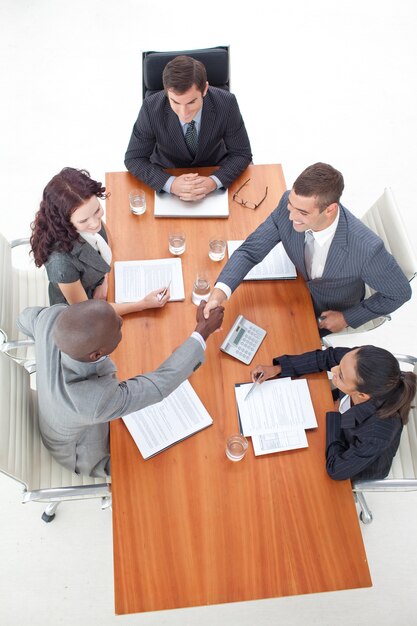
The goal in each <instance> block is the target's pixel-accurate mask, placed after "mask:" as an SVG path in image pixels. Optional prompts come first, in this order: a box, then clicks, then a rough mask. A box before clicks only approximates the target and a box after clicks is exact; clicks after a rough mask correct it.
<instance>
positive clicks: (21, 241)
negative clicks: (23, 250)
mask: <svg viewBox="0 0 417 626" xmlns="http://www.w3.org/2000/svg"><path fill="white" fill-rule="evenodd" d="M28 243H30V238H29V237H22V238H21V239H13V241H11V242H10V247H11V248H16V246H24V245H26V244H28Z"/></svg>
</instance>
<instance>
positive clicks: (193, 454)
mask: <svg viewBox="0 0 417 626" xmlns="http://www.w3.org/2000/svg"><path fill="white" fill-rule="evenodd" d="M200 171H203V170H200ZM206 171H209V172H211V171H212V170H207V169H205V170H204V172H206ZM247 178H251V180H250V182H249V183H248V185H246V186H245V188H244V198H245V199H248V200H253V201H255V202H257V201H259V199H261V198H262V197H263V195H264V193H265V187H266V186H268V195H267V198H266V200H265V201H264V202H263V203H262V204H261V206H260V207H259V208H258V209H257V210H256V211H251V210H250V209H246V208H243V207H241V206H239V205H238V204H236V203H235V202H233V201H232V196H233V192H234V191H235V190H236V189H237V188H238V187H239V186H240V185H241V184H242V183H243V182H244V181H245V180H246V179H247ZM106 187H107V191H110V192H111V195H110V197H109V198H108V200H107V225H108V228H109V230H110V233H111V238H112V248H113V258H114V260H134V259H147V258H167V257H169V256H170V254H169V252H168V233H169V231H170V230H173V229H177V228H180V229H181V230H183V231H184V232H185V233H186V236H187V249H186V251H185V253H184V254H183V255H182V257H181V259H182V267H183V274H184V285H185V294H186V296H185V302H175V303H168V304H167V305H166V307H165V308H164V309H162V310H150V311H145V312H142V313H137V314H133V315H129V316H126V317H125V320H124V326H123V340H122V342H121V344H120V346H119V347H118V348H117V350H116V351H115V352H114V353H113V355H112V358H113V360H114V361H115V363H116V364H117V367H118V375H119V378H120V379H124V378H128V377H129V376H134V375H136V374H139V373H142V372H146V371H149V370H152V369H154V368H156V367H157V366H158V365H159V364H160V363H161V362H162V361H163V360H164V359H165V358H166V357H167V356H168V355H169V354H170V353H171V352H172V350H174V349H175V347H177V346H178V345H180V344H181V343H182V341H183V340H184V339H186V338H187V337H188V336H189V334H190V333H191V331H192V330H193V329H194V326H195V321H194V320H195V311H196V308H195V306H194V305H193V304H192V303H191V290H192V284H193V280H194V277H195V274H196V271H197V270H198V269H202V268H204V269H206V270H207V271H208V273H209V276H210V279H211V282H212V284H214V282H215V279H216V277H217V275H218V273H219V271H220V269H221V268H222V267H223V266H224V264H225V262H226V259H225V260H224V261H221V262H219V263H215V262H213V261H211V260H210V259H209V257H208V241H209V239H210V237H212V236H221V237H222V238H224V239H244V238H245V237H246V236H247V235H248V234H249V233H251V232H252V231H253V230H254V228H256V226H257V225H258V224H260V223H261V222H262V221H263V220H264V219H265V218H266V217H267V216H268V215H269V213H270V212H271V211H272V210H273V209H274V208H275V207H276V206H277V204H278V201H279V199H280V197H281V195H282V193H283V191H284V190H285V181H284V177H283V173H282V168H281V166H279V165H251V166H249V167H248V169H247V171H245V172H244V173H243V174H242V175H241V176H240V177H239V179H238V180H237V181H235V183H234V184H233V185H232V187H231V188H230V189H229V206H230V217H229V218H228V219H174V218H171V219H167V218H155V217H154V215H153V195H154V193H153V191H152V190H151V189H150V188H148V187H146V186H145V185H143V184H141V183H138V181H137V180H135V179H134V178H133V177H132V176H131V175H130V174H129V173H127V172H123V173H118V172H116V173H108V174H107V175H106ZM137 187H142V188H143V189H145V190H146V196H147V211H146V213H145V214H144V215H141V216H135V215H132V214H131V213H130V210H129V200H128V193H129V191H130V190H131V189H133V188H137ZM242 193H243V190H242ZM109 295H110V299H113V295H114V287H113V278H112V277H111V279H110V294H109ZM239 313H241V314H243V315H244V316H245V317H247V318H248V319H250V320H251V321H253V322H255V323H256V324H258V325H259V326H261V327H263V328H264V329H265V330H266V331H267V335H266V338H265V340H264V341H263V343H262V345H261V347H260V349H259V351H258V353H257V354H256V355H255V358H254V360H253V362H252V366H253V365H255V364H256V363H270V362H271V359H272V357H273V356H278V355H279V354H283V353H287V354H295V353H299V352H302V351H306V350H312V349H315V348H319V347H320V340H319V335H318V331H317V326H316V322H315V319H314V314H313V308H312V304H311V299H310V295H309V293H308V290H307V288H306V286H305V284H304V281H303V280H302V279H301V278H297V280H295V281H262V282H253V281H252V282H245V283H242V285H241V286H240V287H239V288H238V289H237V290H236V292H235V293H234V294H233V296H232V298H231V300H230V301H229V302H228V303H227V305H226V311H225V318H224V324H223V329H224V330H223V331H221V332H219V333H216V334H215V335H213V336H211V337H210V338H209V339H208V342H207V350H206V362H205V364H204V365H203V366H202V367H201V368H200V369H199V370H198V371H197V372H196V373H195V374H193V376H192V377H191V378H190V382H191V384H192V386H193V387H194V389H195V390H196V392H197V393H198V395H199V397H200V399H201V400H202V402H203V404H204V405H205V407H206V408H207V410H208V412H209V413H210V415H211V417H212V418H213V420H214V424H213V425H212V426H211V427H209V428H208V429H206V430H204V431H201V432H199V433H197V434H196V435H194V436H193V437H190V438H189V439H187V440H185V441H183V442H181V443H179V444H177V445H175V446H173V447H172V448H170V449H168V450H165V451H164V452H162V453H160V454H159V455H157V456H155V457H153V458H151V459H149V460H147V461H144V460H143V459H142V457H141V455H140V453H139V451H138V449H137V447H136V445H135V443H134V442H133V440H132V438H131V437H130V435H129V432H128V431H127V429H126V427H125V426H124V424H123V422H122V420H117V421H115V422H112V424H111V455H112V490H113V533H114V572H115V607H116V613H118V614H121V613H134V612H140V611H155V610H161V609H172V608H178V607H186V606H196V605H206V604H218V603H222V602H236V601H242V600H253V599H259V598H270V597H275V596H286V595H293V594H304V593H312V592H320V591H332V590H337V589H347V588H355V587H366V586H370V585H371V580H370V575H369V570H368V566H367V561H366V554H365V551H364V546H363V542H362V537H361V532H360V528H359V523H358V519H357V513H356V509H355V505H354V501H353V496H352V491H351V488H350V483H349V481H344V482H335V481H332V480H331V479H330V478H328V476H327V474H326V471H325V463H324V451H325V412H326V410H330V409H331V408H332V399H331V394H330V388H329V383H328V379H327V376H326V375H325V374H324V373H323V374H314V375H310V376H308V383H309V388H310V393H311V396H312V400H313V406H314V409H315V413H316V416H317V421H318V424H319V427H318V428H317V429H315V430H310V431H308V434H307V438H308V442H309V447H308V448H306V449H302V450H294V451H288V452H283V453H278V454H272V455H266V456H263V457H255V456H254V454H253V449H252V446H251V444H249V450H248V452H247V454H246V457H245V459H244V460H243V461H242V462H239V463H233V462H231V461H229V460H228V459H227V458H226V455H225V442H226V439H227V437H228V436H229V435H230V434H232V433H233V432H236V431H237V430H238V422H237V410H236V403H235V395H234V384H235V383H239V382H245V381H249V372H250V369H251V366H245V365H244V364H242V363H240V362H239V361H237V360H236V359H233V358H232V357H230V356H228V355H225V354H224V353H222V352H220V351H219V346H220V344H221V343H222V341H223V339H224V337H225V334H226V332H227V331H228V330H229V328H230V326H231V325H232V323H233V321H234V320H235V318H236V316H237V315H238V314H239Z"/></svg>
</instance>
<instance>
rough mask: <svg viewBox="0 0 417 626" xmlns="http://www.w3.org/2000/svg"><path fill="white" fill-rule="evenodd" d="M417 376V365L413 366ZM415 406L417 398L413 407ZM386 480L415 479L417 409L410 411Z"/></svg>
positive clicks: (416, 463)
mask: <svg viewBox="0 0 417 626" xmlns="http://www.w3.org/2000/svg"><path fill="white" fill-rule="evenodd" d="M414 373H415V374H417V363H416V364H415V365H414ZM416 404H417V396H416V398H415V401H414V405H416ZM388 478H415V479H417V408H416V407H414V408H412V409H411V411H410V415H409V417H408V423H407V424H406V425H405V426H404V428H403V432H402V434H401V441H400V446H399V448H398V451H397V454H396V455H395V457H394V461H393V463H392V466H391V471H390V473H389V475H388Z"/></svg>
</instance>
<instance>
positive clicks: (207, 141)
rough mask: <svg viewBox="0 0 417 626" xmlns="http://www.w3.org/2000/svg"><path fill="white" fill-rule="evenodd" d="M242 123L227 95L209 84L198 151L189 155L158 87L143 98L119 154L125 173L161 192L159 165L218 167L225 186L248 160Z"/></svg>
mask: <svg viewBox="0 0 417 626" xmlns="http://www.w3.org/2000/svg"><path fill="white" fill-rule="evenodd" d="M251 158H252V153H251V147H250V143H249V137H248V135H247V132H246V128H245V124H244V122H243V119H242V116H241V114H240V111H239V106H238V103H237V100H236V98H235V96H234V95H233V94H231V93H230V92H228V91H225V90H224V89H218V88H216V87H209V89H208V91H207V94H206V96H205V97H204V100H203V111H202V116H201V128H200V133H199V137H198V149H197V154H196V155H195V157H192V156H191V154H190V152H189V150H188V148H187V144H186V143H185V139H184V134H183V131H182V128H181V124H180V121H179V119H178V116H177V115H176V113H174V111H173V110H172V109H171V105H170V104H169V101H168V98H167V97H166V95H165V92H164V91H159V92H158V93H155V94H153V95H152V96H150V97H149V98H146V99H145V100H144V101H143V104H142V107H141V109H140V111H139V115H138V119H137V120H136V122H135V125H134V126H133V132H132V136H131V138H130V142H129V146H128V148H127V151H126V155H125V165H126V167H127V169H128V170H129V172H131V173H132V174H133V175H134V176H136V178H139V180H142V181H143V182H144V183H146V184H147V185H149V186H150V187H153V189H155V190H156V191H161V189H162V187H163V186H164V185H165V183H166V181H167V180H168V178H169V176H170V174H167V173H166V172H164V169H163V168H173V167H203V166H209V165H219V166H220V168H219V170H217V171H216V176H217V178H218V179H219V180H220V181H221V183H222V185H223V187H226V188H227V187H229V186H230V184H231V183H232V182H233V181H234V180H235V179H236V178H237V177H238V176H239V175H240V174H241V173H242V172H243V170H244V169H245V168H246V167H247V166H248V165H249V163H250V162H251Z"/></svg>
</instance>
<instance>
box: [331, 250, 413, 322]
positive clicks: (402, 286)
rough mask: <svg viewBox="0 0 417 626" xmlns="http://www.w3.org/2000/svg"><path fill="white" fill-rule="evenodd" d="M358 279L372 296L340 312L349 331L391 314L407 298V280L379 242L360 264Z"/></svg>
mask: <svg viewBox="0 0 417 626" xmlns="http://www.w3.org/2000/svg"><path fill="white" fill-rule="evenodd" d="M362 279H363V281H364V282H365V283H366V284H367V285H369V287H371V289H373V290H375V293H374V294H372V296H370V297H369V298H366V299H365V300H362V302H360V303H359V304H357V305H355V306H353V307H350V308H349V309H347V310H345V311H343V315H344V317H345V320H346V321H347V323H348V324H349V326H352V328H356V327H358V326H360V325H361V324H365V323H366V322H369V320H372V319H375V318H376V317H378V316H380V315H388V313H392V311H395V310H396V309H398V308H399V307H400V306H401V305H403V304H404V302H407V300H409V299H410V298H411V287H410V285H409V283H408V280H407V277H406V276H405V275H404V273H403V271H402V270H401V268H400V266H399V265H398V263H397V261H396V260H395V259H394V257H393V256H392V255H391V254H390V253H389V252H387V250H386V249H385V246H384V244H383V242H382V241H381V240H378V242H377V244H376V245H375V246H374V247H373V248H372V250H371V251H370V254H369V256H368V257H367V259H366V261H365V262H364V265H363V271H362Z"/></svg>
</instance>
